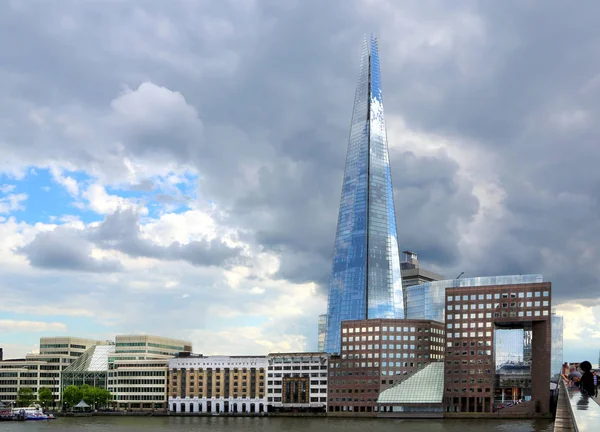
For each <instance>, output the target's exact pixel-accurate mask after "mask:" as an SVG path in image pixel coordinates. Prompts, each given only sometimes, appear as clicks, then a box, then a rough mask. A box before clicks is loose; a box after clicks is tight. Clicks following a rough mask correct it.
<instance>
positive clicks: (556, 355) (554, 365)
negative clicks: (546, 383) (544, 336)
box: [550, 312, 563, 378]
mask: <svg viewBox="0 0 600 432" xmlns="http://www.w3.org/2000/svg"><path fill="white" fill-rule="evenodd" d="M551 343H552V355H551V357H550V369H551V370H550V375H551V377H552V378H558V376H559V375H560V372H561V370H562V364H563V317H562V316H560V315H557V314H556V313H555V312H552V342H551Z"/></svg>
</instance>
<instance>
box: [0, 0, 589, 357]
mask: <svg viewBox="0 0 600 432" xmlns="http://www.w3.org/2000/svg"><path fill="white" fill-rule="evenodd" d="M578 4H579V7H577V8H574V7H572V5H570V4H569V3H568V2H562V1H549V0H544V1H542V0H539V1H534V0H526V1H522V0H521V1H502V2H475V1H474V2H469V1H453V2H447V1H429V0H426V1H423V0H418V1H417V0H415V1H408V0H407V1H402V2H398V1H393V0H339V1H326V2H324V1H320V0H285V1H284V0H230V1H226V0H222V1H218V2H217V1H208V0H204V1H202V0H196V1H192V0H190V1H183V0H180V1H178V0H173V1H169V2H165V1H160V0H147V1H143V2H142V1H138V2H134V1H125V0H123V1H119V0H105V1H100V0H97V1H88V2H81V1H78V0H60V1H58V0H57V1H41V0H40V1H34V0H22V1H19V0H7V1H4V2H1V3H0V346H4V348H5V353H6V355H7V356H8V357H14V356H20V355H23V354H25V353H26V352H29V351H31V350H34V349H35V345H36V343H37V342H38V340H39V337H40V336H49V335H75V336H90V337H96V338H103V339H109V338H113V337H114V335H115V334H123V333H137V332H145V333H150V334H160V335H166V336H172V337H180V338H187V339H190V340H192V341H193V343H194V349H195V351H196V352H199V353H205V354H212V353H231V354H243V353H247V354H264V353H267V352H270V351H285V350H300V349H314V348H315V347H316V322H317V315H318V314H319V313H321V312H324V311H325V309H326V285H327V279H328V272H329V268H330V261H331V256H332V249H333V241H334V235H335V222H336V217H337V209H338V204H339V197H340V192H341V180H342V173H343V164H344V158H345V152H346V145H347V138H348V130H349V123H350V116H351V111H352V100H353V97H354V88H355V85H356V78H357V71H358V63H359V56H360V49H361V43H362V37H363V35H364V34H365V33H370V32H373V33H375V34H376V35H377V36H378V37H379V46H380V53H381V59H382V82H383V91H384V103H385V108H386V120H387V129H388V140H389V146H390V158H391V163H392V171H393V173H392V174H393V179H394V186H395V200H396V209H397V219H398V227H399V240H400V247H401V248H402V249H403V250H404V249H410V250H415V251H417V252H418V253H419V257H420V260H421V262H422V263H423V265H424V266H427V267H429V268H431V269H433V270H436V271H439V272H442V273H443V274H445V275H447V276H448V277H450V278H453V277H456V275H457V274H459V273H460V272H462V271H464V272H465V276H466V277H467V276H479V275H497V274H523V273H542V274H543V275H544V277H545V279H546V280H549V281H552V282H553V296H554V299H553V300H554V305H555V307H556V308H557V309H558V310H559V311H560V312H561V313H563V314H564V315H565V321H566V322H565V324H566V329H565V338H566V340H565V344H566V360H571V361H576V360H577V361H579V360H583V359H584V358H589V359H590V360H593V361H594V362H596V361H597V359H598V350H599V349H600V331H599V330H598V328H599V327H598V324H599V323H600V300H599V295H600V289H599V285H598V283H599V274H600V273H599V268H598V267H599V266H598V257H599V244H600V216H599V215H600V205H599V202H598V195H599V193H600V174H599V173H598V166H599V164H600V147H599V146H598V136H600V122H598V115H599V114H600V29H598V26H597V22H596V18H597V16H598V15H599V14H600V10H599V9H600V4H598V3H597V2H594V1H589V2H584V1H582V2H579V3H578Z"/></svg>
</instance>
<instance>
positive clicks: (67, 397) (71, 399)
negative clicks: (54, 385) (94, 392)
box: [62, 385, 83, 408]
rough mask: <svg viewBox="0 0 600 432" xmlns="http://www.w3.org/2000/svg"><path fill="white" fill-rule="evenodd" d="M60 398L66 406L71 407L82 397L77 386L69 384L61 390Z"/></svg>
mask: <svg viewBox="0 0 600 432" xmlns="http://www.w3.org/2000/svg"><path fill="white" fill-rule="evenodd" d="M62 398H63V402H65V403H66V404H67V406H68V407H70V408H73V407H74V406H75V405H77V404H78V403H79V401H80V400H81V399H82V398H83V395H82V391H81V389H80V388H79V387H77V386H74V385H70V386H67V388H66V389H64V390H63V394H62Z"/></svg>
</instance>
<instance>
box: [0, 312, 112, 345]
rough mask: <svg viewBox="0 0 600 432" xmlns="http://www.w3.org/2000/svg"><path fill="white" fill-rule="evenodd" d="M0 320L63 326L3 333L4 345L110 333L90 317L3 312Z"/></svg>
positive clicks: (108, 328) (24, 328) (24, 327)
mask: <svg viewBox="0 0 600 432" xmlns="http://www.w3.org/2000/svg"><path fill="white" fill-rule="evenodd" d="M2 319H4V320H14V321H30V322H40V323H48V324H52V323H61V324H64V325H65V328H64V329H60V328H52V327H51V326H50V325H49V326H48V327H49V328H48V329H45V330H44V329H40V328H36V326H31V330H29V329H27V327H26V326H23V328H22V329H15V330H13V331H11V332H3V334H2V343H6V344H13V343H14V344H32V345H33V344H37V343H39V338H40V337H45V336H78V337H87V336H88V335H90V334H94V333H100V332H103V331H109V332H110V331H111V330H112V329H111V328H110V327H109V326H107V325H105V324H103V323H102V322H99V321H96V320H95V319H94V318H92V317H86V316H65V315H52V316H47V315H44V316H36V315H31V314H16V313H10V312H3V313H2Z"/></svg>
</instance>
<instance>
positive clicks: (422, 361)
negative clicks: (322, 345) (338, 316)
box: [328, 319, 445, 416]
mask: <svg viewBox="0 0 600 432" xmlns="http://www.w3.org/2000/svg"><path fill="white" fill-rule="evenodd" d="M341 334H342V340H341V354H340V355H339V356H332V357H331V360H330V362H329V394H328V397H329V401H328V412H329V413H331V414H337V415H360V416H375V415H376V412H377V399H378V396H379V394H380V393H381V392H382V391H384V390H385V389H387V388H390V387H392V386H393V385H394V384H396V383H397V382H398V381H399V380H401V379H402V378H403V377H404V376H406V375H408V374H410V373H412V372H414V371H416V370H417V369H419V368H421V367H422V366H424V365H426V364H428V363H431V362H438V361H442V360H443V357H444V349H445V330H444V324H443V323H440V322H437V321H432V320H402V319H370V320H351V321H342V329H341Z"/></svg>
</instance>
